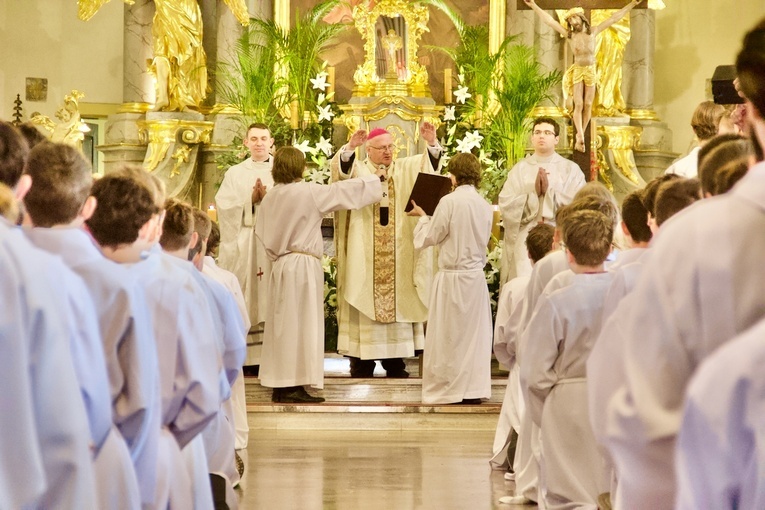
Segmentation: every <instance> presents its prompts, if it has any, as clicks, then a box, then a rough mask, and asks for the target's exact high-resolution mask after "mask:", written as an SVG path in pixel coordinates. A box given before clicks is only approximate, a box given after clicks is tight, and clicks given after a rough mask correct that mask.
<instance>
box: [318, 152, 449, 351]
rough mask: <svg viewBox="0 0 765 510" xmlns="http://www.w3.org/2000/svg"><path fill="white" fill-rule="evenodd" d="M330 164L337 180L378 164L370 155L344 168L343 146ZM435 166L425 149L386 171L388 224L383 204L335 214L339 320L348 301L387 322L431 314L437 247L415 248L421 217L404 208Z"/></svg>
mask: <svg viewBox="0 0 765 510" xmlns="http://www.w3.org/2000/svg"><path fill="white" fill-rule="evenodd" d="M331 166H332V175H333V179H335V180H342V179H347V178H349V177H359V176H364V175H371V174H374V172H375V167H374V165H373V164H372V163H371V162H370V161H369V160H365V161H363V162H358V161H354V165H353V167H352V169H351V171H350V173H349V174H343V173H342V171H341V169H340V152H338V154H336V155H335V157H334V158H333V160H332V164H331ZM434 171H435V169H434V168H433V166H432V164H431V161H430V158H429V157H428V154H427V152H425V151H423V154H419V155H416V156H410V157H407V158H401V159H397V160H394V161H393V163H392V164H391V167H390V168H389V169H388V172H387V173H388V182H387V184H388V194H389V204H390V206H389V212H388V224H387V225H381V224H380V204H374V205H370V206H367V207H365V208H363V209H360V210H357V211H342V212H340V213H337V214H336V216H335V243H336V247H337V267H338V273H337V285H338V293H337V296H338V321H339V322H342V321H344V320H345V321H347V320H348V311H349V308H348V307H349V306H351V307H353V308H355V309H356V310H358V312H359V313H361V314H363V315H365V316H366V317H368V318H369V319H371V320H372V321H375V322H377V323H382V324H393V323H418V322H424V321H426V320H427V317H428V308H427V303H428V299H429V297H430V283H431V281H432V277H433V268H434V264H433V262H434V261H433V252H432V249H431V248H428V249H426V250H415V249H414V237H413V233H414V227H415V225H416V224H417V218H413V217H409V216H407V215H406V213H405V212H404V208H405V207H406V202H407V199H408V198H409V195H410V193H411V191H412V187H413V186H414V182H415V180H416V179H417V174H418V173H420V172H430V173H432V172H434ZM341 329H342V328H341ZM341 337H342V335H341ZM343 347H344V346H343V338H340V339H339V343H338V349H339V350H340V351H341V352H343V351H344V348H343ZM350 354H351V355H354V354H353V352H351V353H350Z"/></svg>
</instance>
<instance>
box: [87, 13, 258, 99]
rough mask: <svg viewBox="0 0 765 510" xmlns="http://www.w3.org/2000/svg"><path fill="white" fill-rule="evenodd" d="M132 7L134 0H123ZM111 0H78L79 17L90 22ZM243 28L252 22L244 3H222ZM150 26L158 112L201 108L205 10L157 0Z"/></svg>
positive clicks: (204, 78)
mask: <svg viewBox="0 0 765 510" xmlns="http://www.w3.org/2000/svg"><path fill="white" fill-rule="evenodd" d="M123 1H124V2H125V3H126V4H128V5H133V3H134V0H123ZM107 2H109V0H78V2H77V4H78V13H77V15H78V16H79V18H80V19H81V20H83V21H87V20H89V19H90V18H91V17H93V15H94V14H95V13H96V12H98V10H99V9H100V8H101V6H103V5H104V4H105V3H107ZM223 2H224V3H225V4H226V5H227V6H228V7H229V8H230V9H231V11H232V12H233V13H234V15H235V16H236V19H237V20H238V21H239V22H240V23H241V24H242V25H243V26H247V25H248V24H249V23H250V15H249V13H248V12H247V6H246V4H245V0H223ZM154 6H155V8H156V11H155V13H154V20H153V21H152V25H151V33H152V36H153V39H154V58H153V59H152V61H151V63H150V64H149V72H151V73H152V74H153V75H154V77H155V78H156V92H157V96H156V101H155V103H154V109H155V110H158V111H180V110H184V109H186V108H187V107H189V106H199V105H200V104H201V103H202V100H203V99H204V98H205V96H206V95H207V65H206V64H207V59H206V56H205V50H204V48H203V47H202V11H201V10H200V9H199V4H198V3H197V0H154Z"/></svg>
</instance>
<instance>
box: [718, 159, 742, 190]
mask: <svg viewBox="0 0 765 510" xmlns="http://www.w3.org/2000/svg"><path fill="white" fill-rule="evenodd" d="M748 171H749V158H748V157H747V158H738V159H735V160H733V161H729V162H727V163H725V164H724V165H723V166H722V167H720V168H719V169H718V170H717V172H715V186H714V190H713V191H711V193H712V194H713V195H722V194H723V193H727V192H729V191H730V190H731V189H733V186H735V185H736V183H737V182H738V181H740V180H741V179H742V178H743V177H744V176H745V175H746V173H747V172H748Z"/></svg>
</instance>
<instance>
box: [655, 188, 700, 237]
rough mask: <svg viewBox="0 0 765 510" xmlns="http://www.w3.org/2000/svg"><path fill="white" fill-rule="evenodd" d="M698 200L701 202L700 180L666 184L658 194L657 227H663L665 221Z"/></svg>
mask: <svg viewBox="0 0 765 510" xmlns="http://www.w3.org/2000/svg"><path fill="white" fill-rule="evenodd" d="M698 200H701V185H700V184H699V180H698V179H696V178H693V179H679V180H676V181H670V182H665V183H664V184H662V185H661V186H659V191H658V193H656V225H657V226H658V227H661V225H662V224H663V223H664V222H665V221H667V220H668V219H670V218H671V217H672V216H674V215H675V214H677V213H679V212H680V211H682V210H683V209H685V208H686V207H688V206H689V205H691V204H693V203H694V202H696V201H698Z"/></svg>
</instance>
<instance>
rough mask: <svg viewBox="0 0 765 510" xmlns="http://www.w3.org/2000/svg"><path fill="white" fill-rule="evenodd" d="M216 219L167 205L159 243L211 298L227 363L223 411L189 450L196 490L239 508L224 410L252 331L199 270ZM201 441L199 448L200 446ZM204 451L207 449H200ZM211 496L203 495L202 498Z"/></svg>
mask: <svg viewBox="0 0 765 510" xmlns="http://www.w3.org/2000/svg"><path fill="white" fill-rule="evenodd" d="M209 229H210V219H209V218H208V217H207V215H206V214H205V213H204V212H202V211H201V210H195V209H194V208H192V207H191V206H190V205H188V204H185V203H183V202H181V201H179V200H177V199H174V198H171V199H169V200H167V202H165V220H164V222H163V223H162V236H161V237H160V240H159V243H160V245H161V246H162V255H163V256H165V257H167V258H168V260H169V261H170V262H171V263H173V264H174V265H175V266H176V267H178V268H180V269H182V270H184V271H186V272H187V273H189V274H190V275H191V276H192V277H193V278H194V281H196V282H197V284H198V285H199V287H200V288H201V289H202V291H203V292H204V294H205V297H206V304H207V306H208V308H209V310H210V314H211V317H212V319H213V331H214V338H215V340H216V344H217V346H218V352H219V358H220V359H221V360H222V364H221V365H220V366H221V371H220V373H219V379H218V380H219V384H220V392H221V403H220V410H219V412H218V414H217V415H216V417H215V419H213V420H212V421H211V422H210V423H209V424H208V425H207V427H205V429H204V430H203V431H202V434H200V435H199V436H197V438H195V439H194V440H193V441H192V443H190V444H189V445H187V446H186V447H185V448H184V450H183V453H184V455H185V456H186V458H187V460H189V459H192V460H193V462H190V463H189V468H190V472H191V473H192V474H193V475H194V477H195V487H199V486H206V485H207V484H208V483H209V482H208V473H209V480H210V481H211V482H212V483H211V487H212V498H213V500H214V501H215V504H216V505H218V506H228V507H229V508H235V507H236V505H237V496H236V493H234V485H235V484H237V483H239V472H238V471H237V470H236V462H235V460H234V425H233V419H230V418H231V417H230V416H229V415H228V414H227V407H226V406H225V405H224V404H225V402H227V401H228V400H229V398H230V396H231V384H232V383H233V382H234V380H236V378H237V376H238V375H239V370H240V369H241V367H242V363H243V362H244V356H245V349H246V346H245V337H246V334H247V332H246V331H245V329H244V324H243V323H242V320H241V318H240V317H239V312H238V311H237V308H236V303H235V302H234V297H233V296H232V295H231V293H230V292H228V290H226V288H225V287H224V286H223V285H221V284H220V283H218V282H216V281H215V280H213V279H212V278H210V277H209V276H207V275H204V274H202V272H201V271H200V270H199V269H198V267H196V265H195V264H194V262H196V263H197V264H201V252H202V250H203V249H204V243H205V240H206V238H207V236H208V235H209ZM197 442H199V444H196V443H197ZM200 447H201V450H200ZM203 458H206V461H207V466H206V468H207V469H205V466H203V465H199V463H198V462H196V459H199V460H202V459H203ZM206 498H207V495H206V494H202V493H200V498H199V499H203V500H204V499H206Z"/></svg>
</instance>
